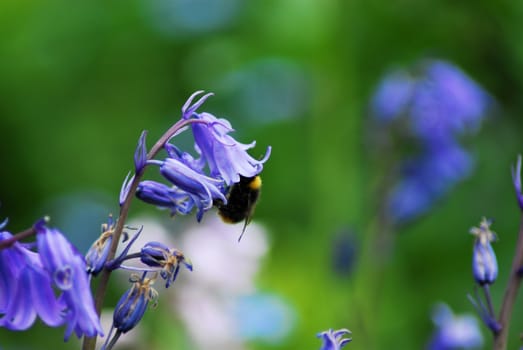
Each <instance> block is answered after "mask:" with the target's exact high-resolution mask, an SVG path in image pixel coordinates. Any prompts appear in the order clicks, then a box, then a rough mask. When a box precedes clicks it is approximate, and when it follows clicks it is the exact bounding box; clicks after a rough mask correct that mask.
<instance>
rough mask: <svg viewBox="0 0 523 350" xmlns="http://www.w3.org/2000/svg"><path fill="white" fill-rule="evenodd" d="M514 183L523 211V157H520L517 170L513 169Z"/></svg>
mask: <svg viewBox="0 0 523 350" xmlns="http://www.w3.org/2000/svg"><path fill="white" fill-rule="evenodd" d="M511 170H512V183H513V184H514V190H515V191H516V198H517V200H518V204H519V208H520V209H521V210H523V192H522V188H521V155H519V156H518V160H517V163H516V168H515V169H514V167H512V169H511Z"/></svg>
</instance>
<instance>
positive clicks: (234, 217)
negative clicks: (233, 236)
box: [214, 175, 262, 241]
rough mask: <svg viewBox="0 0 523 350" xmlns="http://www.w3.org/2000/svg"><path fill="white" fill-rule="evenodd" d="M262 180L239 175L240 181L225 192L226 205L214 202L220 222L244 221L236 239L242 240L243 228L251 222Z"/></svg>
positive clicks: (256, 177)
mask: <svg viewBox="0 0 523 350" xmlns="http://www.w3.org/2000/svg"><path fill="white" fill-rule="evenodd" d="M261 185H262V180H261V177H260V176H259V175H256V176H253V177H245V176H241V175H240V181H239V182H237V183H235V184H232V185H231V187H230V188H229V190H228V191H227V195H226V197H227V204H223V202H222V201H216V202H215V203H214V204H215V205H216V207H217V208H218V215H220V217H221V218H222V220H223V221H224V222H226V223H229V224H235V223H238V222H241V221H244V225H243V230H242V233H241V235H240V237H239V238H238V241H240V240H241V239H242V236H243V233H244V232H245V228H246V227H247V225H248V224H249V222H251V218H252V214H253V213H254V208H255V207H256V202H257V201H258V199H259V197H260V190H261Z"/></svg>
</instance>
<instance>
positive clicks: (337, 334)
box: [317, 329, 352, 350]
mask: <svg viewBox="0 0 523 350" xmlns="http://www.w3.org/2000/svg"><path fill="white" fill-rule="evenodd" d="M347 334H351V332H350V331H349V330H348V329H339V330H337V331H334V330H332V329H329V330H327V331H325V332H321V333H318V335H317V336H318V338H321V339H322V341H323V344H322V346H321V348H320V350H340V349H341V348H343V347H344V346H345V345H347V344H348V343H349V342H350V341H352V338H343V337H344V336H345V335H347Z"/></svg>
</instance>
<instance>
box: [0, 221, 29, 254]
mask: <svg viewBox="0 0 523 350" xmlns="http://www.w3.org/2000/svg"><path fill="white" fill-rule="evenodd" d="M35 234H36V229H35V228H34V226H33V227H30V228H28V229H26V230H24V231H22V232H19V233H17V234H14V235H13V237H11V238H8V239H4V240H3V241H1V242H0V250H2V249H5V248H9V247H10V246H12V245H13V244H15V243H16V242H18V241H21V240H23V239H26V238H28V237H31V236H33V235H35Z"/></svg>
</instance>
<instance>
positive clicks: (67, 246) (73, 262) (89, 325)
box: [35, 221, 103, 340]
mask: <svg viewBox="0 0 523 350" xmlns="http://www.w3.org/2000/svg"><path fill="white" fill-rule="evenodd" d="M35 229H36V231H37V235H36V239H37V246H38V252H39V254H40V257H41V260H42V264H43V266H44V268H45V269H46V270H47V271H48V273H49V275H50V277H51V279H52V281H53V283H54V285H55V286H56V287H57V288H58V289H59V290H60V291H61V292H62V294H61V296H60V299H59V301H60V302H61V303H63V305H64V307H65V311H64V317H65V321H66V322H65V323H66V324H67V328H66V331H65V339H66V340H67V339H68V338H69V337H70V335H71V333H72V332H73V330H74V332H75V333H76V335H77V336H78V337H79V338H80V337H82V336H84V335H85V336H89V337H94V336H96V335H103V331H102V328H101V325H100V319H99V317H98V315H97V313H96V310H95V308H94V301H93V297H92V295H91V288H90V285H89V278H88V274H87V267H86V264H85V261H84V258H83V256H82V255H80V254H79V253H78V251H77V250H76V248H74V247H73V246H72V245H71V243H69V241H67V239H66V238H65V237H64V236H63V235H62V234H61V233H60V231H58V230H56V229H50V228H48V227H47V226H45V223H44V222H43V221H40V222H39V223H37V224H35Z"/></svg>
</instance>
